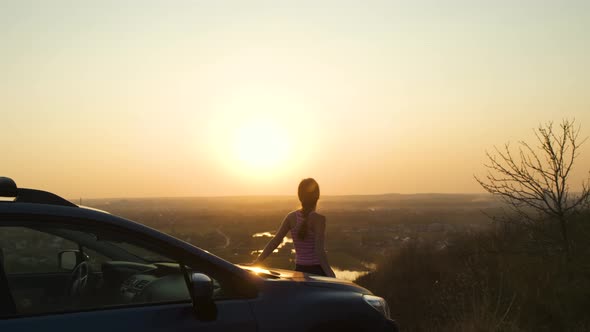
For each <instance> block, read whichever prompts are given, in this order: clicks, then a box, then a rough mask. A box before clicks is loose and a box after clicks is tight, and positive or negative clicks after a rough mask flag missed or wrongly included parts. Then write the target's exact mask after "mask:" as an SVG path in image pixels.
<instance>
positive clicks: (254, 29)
mask: <svg viewBox="0 0 590 332" xmlns="http://www.w3.org/2000/svg"><path fill="white" fill-rule="evenodd" d="M589 31H590V2H588V1H543V0H536V1H525V0H523V1H503V0H500V1H455V0H449V1H435V0H432V1H420V0H419V1H394V0H390V1H344V0H338V1H278V0H274V1H240V0H236V1H223V0H219V1H217V0H216V1H149V0H138V1H119V0H117V1H108V0H106V1H94V2H90V1H77V0H76V1H60V0H54V1H41V0H39V1H27V0H18V1H11V0H0V41H1V43H0V112H1V113H0V114H1V115H0V128H1V129H0V142H1V143H0V147H1V150H2V151H1V153H0V175H2V176H9V177H12V178H13V179H14V180H15V181H16V182H17V184H18V185H19V186H21V187H32V188H39V189H44V190H49V191H52V192H55V193H58V194H60V195H62V196H65V197H76V198H77V197H85V198H95V197H164V196H165V197H171V196H209V195H215V196H219V195H221V196H227V195H229V196H234V195H268V194H279V195H291V194H295V193H296V188H297V184H298V182H299V181H300V180H301V179H302V178H305V177H314V178H316V179H317V180H318V182H319V183H320V186H321V188H322V193H324V194H331V195H345V194H378V193H473V192H481V191H482V190H481V188H480V187H479V185H478V184H477V183H476V182H475V181H474V178H473V176H474V175H477V174H484V169H483V166H482V164H483V163H484V162H485V151H486V150H490V149H492V148H493V146H495V145H502V144H504V143H506V142H516V141H518V140H527V141H532V139H533V137H534V136H533V135H532V133H533V132H532V129H533V128H535V127H537V126H538V125H539V124H542V123H547V122H549V121H555V122H559V121H561V120H562V119H564V118H569V119H573V118H575V119H576V121H577V123H578V124H580V125H581V126H582V136H590V34H589V33H588V32H589ZM581 153H582V154H581V156H580V157H579V159H578V162H577V164H576V169H575V172H574V174H573V176H572V181H573V182H572V183H574V184H575V183H579V182H581V181H582V179H583V178H584V177H587V176H588V170H590V144H586V145H585V146H584V147H583V149H582V151H581Z"/></svg>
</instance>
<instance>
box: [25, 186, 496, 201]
mask: <svg viewBox="0 0 590 332" xmlns="http://www.w3.org/2000/svg"><path fill="white" fill-rule="evenodd" d="M31 189H32V188H31ZM54 194H58V193H55V192H54ZM58 195H59V194H58ZM420 195H433V196H434V195H439V196H490V197H492V196H493V195H492V194H490V193H487V192H473V193H434V192H433V193H429V192H424V193H403V194H402V193H381V194H370V193H369V194H340V195H338V194H336V195H322V196H321V197H320V201H321V200H322V198H324V199H325V198H334V197H372V196H373V197H374V196H420ZM265 197H280V198H292V199H294V200H296V199H297V195H296V194H293V195H289V194H244V195H219V196H129V197H124V196H121V197H116V196H114V197H78V198H71V197H64V198H66V199H67V200H68V201H78V200H80V199H82V200H85V199H88V200H105V199H177V198H179V199H185V198H195V199H198V198H265Z"/></svg>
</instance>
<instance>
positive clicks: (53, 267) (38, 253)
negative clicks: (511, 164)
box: [0, 225, 220, 314]
mask: <svg viewBox="0 0 590 332" xmlns="http://www.w3.org/2000/svg"><path fill="white" fill-rule="evenodd" d="M56 234H59V235H60V236H58V235H56ZM118 236H119V238H120V239H119V240H118V241H113V240H112V239H109V240H104V241H101V236H100V235H96V234H95V232H93V231H92V230H88V231H84V230H80V229H79V228H77V229H75V230H71V229H68V228H67V227H64V226H63V225H61V226H59V227H50V226H49V227H47V226H45V225H44V226H43V227H26V226H22V227H13V226H11V227H0V246H1V247H2V253H3V256H4V258H3V259H2V263H3V264H4V267H5V272H6V275H7V279H8V285H9V288H10V291H11V292H12V295H13V298H14V302H15V304H16V307H17V312H18V313H19V314H43V313H50V312H59V311H79V310H88V309H106V308H116V307H121V306H137V305H149V304H162V303H171V302H175V303H176V302H189V301H190V295H189V292H188V288H187V285H186V281H185V278H184V275H183V270H182V269H181V267H180V265H179V263H178V262H176V261H174V260H173V259H172V258H170V257H168V256H167V255H164V254H162V253H159V252H158V250H157V248H153V247H150V248H147V245H144V244H140V243H136V242H135V241H134V240H133V239H132V238H129V239H126V238H125V237H122V238H121V235H120V234H119V235H118ZM103 237H104V236H103ZM106 238H108V237H106ZM80 249H81V251H80ZM60 253H62V255H64V253H65V256H61V258H60ZM135 255H140V256H142V257H144V258H146V260H143V261H142V260H138V259H137V258H136V256H135ZM147 258H150V259H149V260H148V259H147ZM68 259H69V260H68ZM68 264H72V265H71V267H70V266H69V265H68ZM191 270H198V269H191ZM216 285H217V291H220V285H219V283H217V282H216Z"/></svg>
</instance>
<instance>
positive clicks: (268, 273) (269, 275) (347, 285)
mask: <svg viewBox="0 0 590 332" xmlns="http://www.w3.org/2000/svg"><path fill="white" fill-rule="evenodd" d="M238 266H239V267H240V268H242V269H244V270H247V271H250V272H252V273H255V274H256V275H258V276H259V277H261V278H264V279H267V280H282V281H291V282H297V283H302V284H304V285H306V286H311V287H322V288H331V289H338V290H346V291H354V292H357V293H362V294H372V293H371V291H369V290H368V289H366V288H363V287H361V286H359V285H357V284H355V283H354V282H351V281H348V280H341V279H336V278H330V277H323V276H317V275H313V274H307V273H303V272H298V271H291V270H282V269H274V268H261V267H257V266H244V265H238Z"/></svg>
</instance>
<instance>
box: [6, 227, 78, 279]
mask: <svg viewBox="0 0 590 332" xmlns="http://www.w3.org/2000/svg"><path fill="white" fill-rule="evenodd" d="M0 248H1V250H2V252H3V256H4V258H3V264H4V271H5V272H6V273H7V274H15V273H52V272H63V270H61V269H60V268H59V265H58V254H59V253H60V252H61V251H63V250H76V249H78V245H77V244H76V243H74V242H72V241H69V240H66V239H64V238H62V237H59V236H55V235H52V234H48V233H43V232H39V231H37V230H34V229H30V228H25V227H0Z"/></svg>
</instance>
